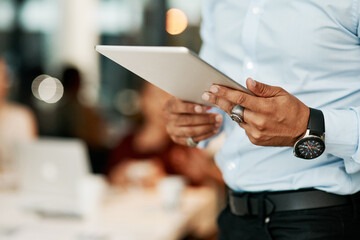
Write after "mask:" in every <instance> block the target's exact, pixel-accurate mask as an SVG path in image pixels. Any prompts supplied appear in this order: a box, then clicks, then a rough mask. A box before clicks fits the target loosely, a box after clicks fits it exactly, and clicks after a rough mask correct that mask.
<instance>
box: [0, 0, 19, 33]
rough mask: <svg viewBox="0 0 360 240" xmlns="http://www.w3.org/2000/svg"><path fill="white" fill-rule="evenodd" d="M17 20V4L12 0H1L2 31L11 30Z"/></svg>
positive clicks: (0, 19) (0, 23)
mask: <svg viewBox="0 0 360 240" xmlns="http://www.w3.org/2000/svg"><path fill="white" fill-rule="evenodd" d="M14 20H15V6H14V2H13V1H12V0H0V31H9V30H10V29H11V28H12V27H13V25H14Z"/></svg>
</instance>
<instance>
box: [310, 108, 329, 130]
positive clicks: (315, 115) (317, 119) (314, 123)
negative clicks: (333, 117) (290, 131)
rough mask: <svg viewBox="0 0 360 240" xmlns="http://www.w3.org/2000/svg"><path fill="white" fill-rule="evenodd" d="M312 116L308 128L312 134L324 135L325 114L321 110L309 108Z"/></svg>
mask: <svg viewBox="0 0 360 240" xmlns="http://www.w3.org/2000/svg"><path fill="white" fill-rule="evenodd" d="M309 109H310V116H309V121H308V126H307V128H308V129H309V130H310V134H311V135H316V136H319V137H320V136H322V135H324V133H325V120H324V114H323V113H322V111H321V110H318V109H314V108H309Z"/></svg>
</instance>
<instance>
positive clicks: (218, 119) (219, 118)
mask: <svg viewBox="0 0 360 240" xmlns="http://www.w3.org/2000/svg"><path fill="white" fill-rule="evenodd" d="M222 119H223V117H222V116H221V115H217V116H216V117H215V121H216V122H218V123H221V122H222Z"/></svg>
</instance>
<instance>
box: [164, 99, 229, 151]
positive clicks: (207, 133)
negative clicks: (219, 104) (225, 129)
mask: <svg viewBox="0 0 360 240" xmlns="http://www.w3.org/2000/svg"><path fill="white" fill-rule="evenodd" d="M164 115H165V122H166V130H167V132H168V134H169V135H170V137H171V139H172V140H173V141H174V142H176V143H178V144H181V145H187V143H186V139H187V138H189V137H192V138H193V140H194V141H196V142H199V141H201V140H205V139H207V138H209V137H212V136H213V135H215V134H216V133H217V132H218V131H219V128H220V126H221V124H222V121H223V117H222V116H221V114H216V113H208V112H207V107H206V106H202V105H199V104H195V103H189V102H184V101H182V100H180V99H178V98H175V97H174V98H171V99H169V100H168V101H167V103H166V105H165V109H164Z"/></svg>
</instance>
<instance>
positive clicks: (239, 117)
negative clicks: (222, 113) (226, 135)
mask: <svg viewBox="0 0 360 240" xmlns="http://www.w3.org/2000/svg"><path fill="white" fill-rule="evenodd" d="M230 117H231V119H232V120H233V121H235V122H237V123H238V124H241V123H243V122H244V107H242V106H240V105H235V107H233V109H232V110H231V113H230Z"/></svg>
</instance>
